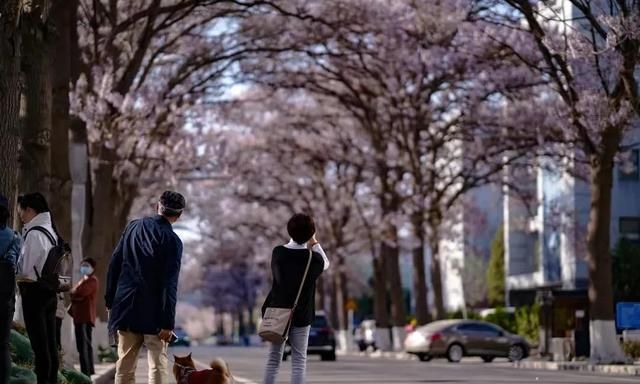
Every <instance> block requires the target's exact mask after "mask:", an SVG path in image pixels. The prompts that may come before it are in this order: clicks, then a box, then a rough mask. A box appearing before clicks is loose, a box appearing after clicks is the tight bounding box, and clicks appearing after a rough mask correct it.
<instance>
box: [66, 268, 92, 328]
mask: <svg viewBox="0 0 640 384" xmlns="http://www.w3.org/2000/svg"><path fill="white" fill-rule="evenodd" d="M97 292H98V278H97V277H95V276H94V275H91V276H89V277H87V278H86V279H83V280H82V281H81V282H80V284H79V285H78V286H77V287H76V288H74V289H73V290H72V291H71V308H70V310H69V314H70V315H71V317H73V323H74V324H76V325H78V324H90V325H91V326H94V325H95V324H96V293H97Z"/></svg>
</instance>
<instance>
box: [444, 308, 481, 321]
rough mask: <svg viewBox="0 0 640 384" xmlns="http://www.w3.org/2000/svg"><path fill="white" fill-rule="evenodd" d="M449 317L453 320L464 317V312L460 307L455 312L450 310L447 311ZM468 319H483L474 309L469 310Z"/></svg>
mask: <svg viewBox="0 0 640 384" xmlns="http://www.w3.org/2000/svg"><path fill="white" fill-rule="evenodd" d="M447 319H449V320H452V319H464V313H463V312H462V310H461V309H458V310H457V311H455V312H449V313H447ZM467 319H469V320H482V316H480V314H479V313H477V312H474V311H467Z"/></svg>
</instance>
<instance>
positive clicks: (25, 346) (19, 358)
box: [9, 329, 34, 366]
mask: <svg viewBox="0 0 640 384" xmlns="http://www.w3.org/2000/svg"><path fill="white" fill-rule="evenodd" d="M9 346H10V350H11V360H12V361H13V362H15V363H16V364H18V365H24V366H33V359H34V356H33V350H31V343H30V342H29V339H28V338H27V337H25V336H23V335H22V334H20V333H18V332H17V331H16V330H13V329H12V330H11V335H10V336H9Z"/></svg>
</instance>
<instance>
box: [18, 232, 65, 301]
mask: <svg viewBox="0 0 640 384" xmlns="http://www.w3.org/2000/svg"><path fill="white" fill-rule="evenodd" d="M31 231H38V232H41V233H44V234H45V236H47V238H48V239H49V241H50V242H51V244H52V245H53V247H52V248H51V249H50V250H49V253H48V254H47V260H45V262H44V266H42V271H40V272H38V270H37V269H36V267H33V270H34V271H35V273H36V276H37V277H38V283H39V284H40V285H41V286H42V287H43V288H44V289H46V290H49V291H52V292H67V291H69V290H71V279H70V278H66V279H62V277H63V273H64V272H68V270H67V268H68V265H69V264H70V260H71V248H70V247H69V244H67V243H66V242H65V241H64V240H62V239H61V238H60V239H59V240H56V238H55V237H53V235H52V234H51V233H49V231H47V230H46V229H45V228H44V227H40V226H36V227H33V228H31V229H29V230H28V231H27V233H26V234H25V238H26V237H27V235H29V232H31ZM56 235H57V234H56Z"/></svg>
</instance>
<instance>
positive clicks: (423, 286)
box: [413, 213, 431, 325]
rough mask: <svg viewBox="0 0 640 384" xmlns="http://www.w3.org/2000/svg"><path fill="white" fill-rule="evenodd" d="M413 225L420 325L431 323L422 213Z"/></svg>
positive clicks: (414, 281)
mask: <svg viewBox="0 0 640 384" xmlns="http://www.w3.org/2000/svg"><path fill="white" fill-rule="evenodd" d="M413 226H414V231H415V235H416V237H417V238H418V240H419V246H418V247H417V248H415V249H414V250H413V292H414V299H415V305H416V321H417V323H418V325H424V324H427V323H429V321H430V320H431V316H429V303H428V298H427V277H426V272H425V265H424V248H425V247H424V246H425V235H424V226H423V225H422V213H420V217H419V218H414V220H413Z"/></svg>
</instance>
